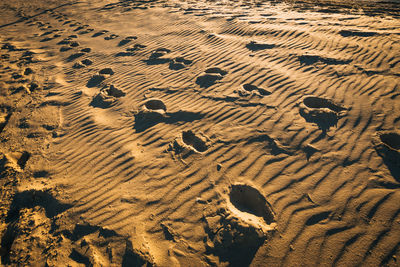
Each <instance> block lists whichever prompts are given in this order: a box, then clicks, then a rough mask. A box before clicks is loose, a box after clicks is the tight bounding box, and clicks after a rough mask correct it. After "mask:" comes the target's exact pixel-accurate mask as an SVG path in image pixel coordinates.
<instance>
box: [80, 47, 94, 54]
mask: <svg viewBox="0 0 400 267" xmlns="http://www.w3.org/2000/svg"><path fill="white" fill-rule="evenodd" d="M90 51H92V49H91V48H89V47H86V48H82V49H81V52H84V53H89V52H90Z"/></svg>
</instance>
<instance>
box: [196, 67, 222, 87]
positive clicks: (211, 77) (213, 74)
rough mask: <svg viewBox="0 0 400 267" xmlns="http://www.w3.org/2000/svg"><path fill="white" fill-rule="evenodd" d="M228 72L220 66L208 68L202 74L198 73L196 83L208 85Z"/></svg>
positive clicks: (202, 85)
mask: <svg viewBox="0 0 400 267" xmlns="http://www.w3.org/2000/svg"><path fill="white" fill-rule="evenodd" d="M227 73H228V72H227V71H225V70H222V69H220V68H217V67H214V68H208V69H206V70H205V71H204V74H203V75H200V76H199V77H197V79H196V83H197V84H198V85H200V87H205V88H207V87H210V86H211V85H213V84H214V83H215V82H216V81H218V80H221V79H222V78H223V77H224V76H225V75H226V74H227Z"/></svg>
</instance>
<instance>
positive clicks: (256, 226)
mask: <svg viewBox="0 0 400 267" xmlns="http://www.w3.org/2000/svg"><path fill="white" fill-rule="evenodd" d="M224 198H225V200H224V201H223V205H224V206H225V207H221V208H219V207H218V206H216V207H215V210H216V211H213V212H210V213H209V214H205V222H206V227H205V230H206V232H207V234H208V237H207V240H206V246H207V248H208V249H209V250H211V251H212V252H213V254H215V255H217V256H219V257H220V258H224V260H225V261H228V262H231V263H235V265H236V264H239V266H248V265H249V263H250V262H251V261H252V258H253V255H254V254H255V252H256V251H257V250H258V248H259V247H260V246H261V245H262V244H263V243H264V241H265V240H267V239H268V238H269V237H270V236H272V235H273V233H274V232H275V231H276V223H275V214H274V212H273V210H272V207H271V205H270V204H269V202H268V201H267V200H266V198H265V197H264V196H263V194H261V192H260V191H259V190H257V189H256V188H255V187H253V186H251V185H248V184H244V183H235V184H233V185H231V186H230V188H228V194H227V195H226V197H224ZM243 251H247V252H248V253H246V254H243V253H242V252H243Z"/></svg>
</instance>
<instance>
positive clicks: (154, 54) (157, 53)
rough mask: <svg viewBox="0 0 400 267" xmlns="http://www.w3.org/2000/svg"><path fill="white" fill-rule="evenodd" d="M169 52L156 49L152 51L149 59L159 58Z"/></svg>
mask: <svg viewBox="0 0 400 267" xmlns="http://www.w3.org/2000/svg"><path fill="white" fill-rule="evenodd" d="M170 52H171V50H169V49H167V48H157V49H156V50H154V51H153V52H152V53H151V55H150V59H156V58H160V57H162V56H165V55H166V54H168V53H170Z"/></svg>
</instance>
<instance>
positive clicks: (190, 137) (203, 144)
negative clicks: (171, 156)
mask: <svg viewBox="0 0 400 267" xmlns="http://www.w3.org/2000/svg"><path fill="white" fill-rule="evenodd" d="M209 147H210V142H209V139H208V138H207V137H206V136H204V135H202V134H199V133H197V134H196V133H194V132H193V131H192V130H188V131H183V132H182V135H181V136H180V137H178V138H176V139H175V140H174V142H172V143H171V144H170V145H169V147H168V151H174V152H175V153H177V154H183V156H184V157H186V156H188V155H190V154H192V153H193V152H195V153H203V152H205V151H207V149H208V148H209Z"/></svg>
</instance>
